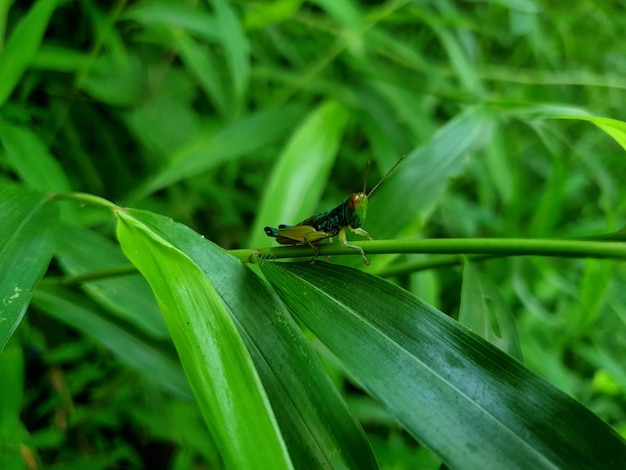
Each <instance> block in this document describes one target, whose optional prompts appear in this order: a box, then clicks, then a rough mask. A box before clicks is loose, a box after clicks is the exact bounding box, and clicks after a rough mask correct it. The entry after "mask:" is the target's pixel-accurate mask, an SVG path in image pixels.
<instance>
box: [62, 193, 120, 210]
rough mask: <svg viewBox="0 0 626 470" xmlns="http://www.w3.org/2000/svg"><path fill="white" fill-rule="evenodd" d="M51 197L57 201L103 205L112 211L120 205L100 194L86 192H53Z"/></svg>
mask: <svg viewBox="0 0 626 470" xmlns="http://www.w3.org/2000/svg"><path fill="white" fill-rule="evenodd" d="M53 199H56V200H58V201H74V202H79V203H82V204H90V205H92V206H99V207H104V208H106V209H111V210H113V211H115V210H119V209H120V206H118V205H116V204H113V203H112V202H111V201H108V200H106V199H104V198H102V197H100V196H94V195H93V194H87V193H67V194H55V195H54V196H53Z"/></svg>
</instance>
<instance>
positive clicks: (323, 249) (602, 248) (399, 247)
mask: <svg viewBox="0 0 626 470" xmlns="http://www.w3.org/2000/svg"><path fill="white" fill-rule="evenodd" d="M350 243H351V244H353V245H356V246H360V247H362V248H363V249H364V250H365V253H367V254H380V253H431V254H452V255H460V254H464V255H467V254H480V255H491V256H494V255H495V256H533V255H534V256H558V257H568V258H616V259H623V258H626V243H623V242H611V241H595V240H562V239H547V238H536V239H527V238H435V239H421V240H374V241H363V242H355V241H350ZM318 248H319V251H320V256H326V255H345V254H359V253H358V251H356V250H354V249H351V248H348V247H345V246H342V245H340V244H338V243H325V244H319V245H318ZM312 252H313V250H311V248H310V247H308V246H288V247H277V248H266V249H263V250H234V251H233V252H231V254H233V255H235V256H237V257H238V258H239V259H241V260H242V261H248V260H249V258H250V257H251V256H253V255H255V253H258V255H259V256H260V257H262V258H269V259H272V258H275V259H280V258H297V257H310V256H311V254H312ZM448 262H450V261H448Z"/></svg>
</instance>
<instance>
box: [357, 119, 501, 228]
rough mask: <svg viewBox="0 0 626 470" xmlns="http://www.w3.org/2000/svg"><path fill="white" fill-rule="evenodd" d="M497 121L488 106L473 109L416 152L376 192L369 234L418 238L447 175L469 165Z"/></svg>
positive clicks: (442, 128) (370, 203)
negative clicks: (487, 109)
mask: <svg viewBox="0 0 626 470" xmlns="http://www.w3.org/2000/svg"><path fill="white" fill-rule="evenodd" d="M492 125H493V117H492V116H491V115H490V114H489V113H488V112H487V111H486V110H485V109H484V108H482V107H473V108H468V109H467V110H466V111H465V112H463V113H462V114H460V115H458V116H456V117H455V118H453V119H452V120H451V121H449V122H448V123H447V124H446V125H444V126H443V127H441V128H440V129H439V130H438V131H437V132H436V133H435V135H433V137H432V139H431V140H430V141H429V142H427V143H426V144H424V145H422V146H420V147H418V148H417V149H415V150H414V151H413V152H411V153H410V154H409V155H408V156H407V157H406V159H405V161H403V162H402V164H401V165H400V166H399V167H398V168H397V169H396V171H395V173H394V174H392V175H391V176H390V177H389V178H388V179H387V180H386V181H385V182H384V183H383V184H382V185H381V186H380V188H379V189H377V190H376V193H374V194H373V195H372V200H371V201H370V202H369V205H368V214H367V221H366V227H365V229H366V230H367V231H368V232H369V233H370V235H371V236H372V237H373V238H375V239H385V238H405V237H414V236H415V235H416V233H417V232H418V231H419V229H420V228H421V226H422V224H423V223H424V221H425V219H426V218H427V217H428V216H429V214H430V212H431V211H432V210H433V209H434V207H435V205H436V203H437V202H438V200H439V198H440V197H441V195H442V194H443V192H444V190H445V188H446V186H447V184H448V180H449V179H450V178H451V177H453V176H456V175H457V174H458V173H460V172H461V171H462V170H463V169H464V167H465V165H466V162H467V155H468V153H470V152H474V151H476V150H477V149H479V148H481V147H482V146H483V145H484V143H485V142H487V141H488V139H489V136H490V134H491V129H492ZM386 170H387V169H385V168H383V169H381V173H383V174H384V173H385V171H386Z"/></svg>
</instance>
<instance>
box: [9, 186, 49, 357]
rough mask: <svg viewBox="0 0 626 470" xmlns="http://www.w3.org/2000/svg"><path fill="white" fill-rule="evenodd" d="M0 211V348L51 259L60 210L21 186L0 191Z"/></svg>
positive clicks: (44, 197) (39, 195)
mask: <svg viewBox="0 0 626 470" xmlns="http://www.w3.org/2000/svg"><path fill="white" fill-rule="evenodd" d="M0 214H2V230H1V231H0V267H1V272H0V350H1V349H2V348H4V346H5V345H6V343H7V341H8V340H9V338H10V337H11V335H12V334H13V332H14V331H15V329H16V328H17V326H18V325H19V323H20V321H21V320H22V317H23V316H24V312H25V311H26V308H27V307H28V304H29V303H30V299H31V295H32V291H33V289H34V288H35V286H36V285H37V283H38V282H39V280H40V279H41V278H42V277H43V275H44V273H45V272H46V269H47V267H48V264H49V263H50V259H51V258H52V250H53V248H54V239H55V235H56V225H57V223H58V217H59V214H58V210H57V207H56V206H54V205H53V204H50V202H49V197H48V196H47V195H46V194H44V193H40V192H35V191H27V190H22V189H5V190H2V191H0Z"/></svg>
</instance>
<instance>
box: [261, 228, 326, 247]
mask: <svg viewBox="0 0 626 470" xmlns="http://www.w3.org/2000/svg"><path fill="white" fill-rule="evenodd" d="M266 233H267V230H266ZM268 235H270V236H272V237H274V238H276V241H277V242H278V243H280V244H282V245H297V244H298V243H317V242H319V241H320V240H323V239H324V238H329V237H330V236H331V235H330V234H328V233H326V232H322V231H318V230H315V227H312V226H310V225H292V226H289V225H279V226H278V228H277V229H272V233H271V234H269V233H268Z"/></svg>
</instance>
